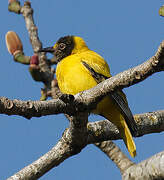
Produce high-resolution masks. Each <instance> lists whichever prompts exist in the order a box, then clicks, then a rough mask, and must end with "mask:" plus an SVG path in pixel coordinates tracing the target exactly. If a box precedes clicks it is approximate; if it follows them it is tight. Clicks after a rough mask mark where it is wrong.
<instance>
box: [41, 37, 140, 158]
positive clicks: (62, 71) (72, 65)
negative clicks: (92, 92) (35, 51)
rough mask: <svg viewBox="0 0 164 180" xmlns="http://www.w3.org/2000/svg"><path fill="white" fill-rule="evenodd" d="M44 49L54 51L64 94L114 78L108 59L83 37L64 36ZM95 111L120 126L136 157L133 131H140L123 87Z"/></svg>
mask: <svg viewBox="0 0 164 180" xmlns="http://www.w3.org/2000/svg"><path fill="white" fill-rule="evenodd" d="M41 51H42V52H51V53H53V54H54V56H55V57H56V60H57V62H58V63H57V68H56V77H57V81H58V85H59V88H60V90H61V92H62V93H64V94H72V95H75V94H77V93H79V92H81V91H84V90H87V89H90V88H92V87H94V86H96V85H97V84H98V83H100V82H102V81H103V80H105V79H107V78H110V77H111V75H110V69H109V66H108V64H107V63H106V61H105V60H104V59H103V58H102V57H101V56H100V55H99V54H97V53H96V52H94V51H92V50H90V49H89V48H88V47H87V45H86V43H85V41H84V40H83V39H82V38H81V37H77V36H65V37H62V38H60V39H59V40H58V41H57V42H56V44H55V45H54V46H53V47H48V48H44V49H42V50H41ZM92 113H94V114H99V115H101V116H103V117H105V118H107V119H108V120H109V121H111V122H112V123H113V124H115V125H116V126H117V128H118V129H119V132H120V135H121V137H122V138H123V140H124V143H125V145H126V147H127V149H128V151H129V153H130V155H131V156H132V157H135V156H136V146H135V143H134V141H133V138H132V134H136V133H137V128H136V123H135V121H134V118H133V115H132V113H131V111H130V109H129V107H128V103H127V100H126V96H125V94H124V93H123V92H122V91H121V90H120V91H116V92H112V93H110V95H108V96H106V97H105V98H104V99H103V100H101V102H99V103H98V105H97V107H96V109H95V110H93V112H92Z"/></svg>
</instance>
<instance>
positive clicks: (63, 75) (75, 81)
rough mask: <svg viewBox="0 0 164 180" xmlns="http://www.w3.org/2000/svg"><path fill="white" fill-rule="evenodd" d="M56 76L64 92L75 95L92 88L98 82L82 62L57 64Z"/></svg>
mask: <svg viewBox="0 0 164 180" xmlns="http://www.w3.org/2000/svg"><path fill="white" fill-rule="evenodd" d="M56 76H57V80H58V85H59V88H60V90H61V92H62V93H65V94H72V95H75V94H77V93H79V92H81V91H84V90H87V89H90V88H92V87H94V86H96V85H97V82H96V81H95V80H94V78H93V77H92V76H91V75H90V73H89V72H88V71H87V70H86V68H85V67H84V66H83V64H82V63H74V64H73V66H71V64H70V63H69V66H67V63H62V62H61V64H59V65H58V66H57V69H56Z"/></svg>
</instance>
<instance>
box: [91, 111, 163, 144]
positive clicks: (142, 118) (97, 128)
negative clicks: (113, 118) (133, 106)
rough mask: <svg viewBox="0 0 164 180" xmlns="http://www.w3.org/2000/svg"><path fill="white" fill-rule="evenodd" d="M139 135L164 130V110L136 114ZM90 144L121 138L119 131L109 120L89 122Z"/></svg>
mask: <svg viewBox="0 0 164 180" xmlns="http://www.w3.org/2000/svg"><path fill="white" fill-rule="evenodd" d="M134 119H135V121H136V123H137V126H138V136H143V135H145V134H151V133H159V132H162V131H164V110H161V111H156V112H150V113H145V114H137V115H134ZM88 131H89V132H88V134H89V136H88V144H90V143H96V142H102V141H106V140H109V139H110V140H117V139H120V135H119V131H118V129H117V128H116V126H114V125H113V124H112V123H111V122H109V121H108V120H103V121H97V122H90V123H88Z"/></svg>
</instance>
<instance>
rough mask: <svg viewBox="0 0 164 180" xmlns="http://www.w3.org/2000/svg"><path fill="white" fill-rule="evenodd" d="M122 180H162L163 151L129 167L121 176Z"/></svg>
mask: <svg viewBox="0 0 164 180" xmlns="http://www.w3.org/2000/svg"><path fill="white" fill-rule="evenodd" d="M122 179H123V180H132V179H133V180H134V179H135V180H139V179H144V180H162V179H164V151H163V152H160V153H158V154H155V155H154V156H152V157H151V158H149V159H147V160H145V161H142V162H141V163H139V164H136V165H133V166H131V167H129V168H128V169H127V170H126V171H125V172H124V174H123V176H122Z"/></svg>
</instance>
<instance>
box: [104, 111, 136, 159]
mask: <svg viewBox="0 0 164 180" xmlns="http://www.w3.org/2000/svg"><path fill="white" fill-rule="evenodd" d="M115 115H116V114H115ZM105 117H106V118H107V119H108V120H109V121H111V122H112V123H113V124H115V125H116V126H117V128H118V130H119V132H120V136H121V137H122V139H123V141H124V143H125V145H126V147H127V149H128V151H129V153H130V155H131V156H132V157H135V156H136V146H135V143H134V141H133V138H132V135H131V132H130V130H129V128H128V126H127V124H126V122H125V119H124V118H123V116H122V115H121V114H120V113H119V115H118V114H117V115H116V116H111V115H108V114H107V115H105Z"/></svg>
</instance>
